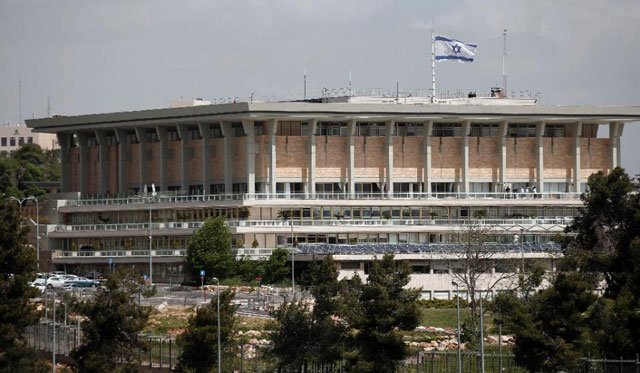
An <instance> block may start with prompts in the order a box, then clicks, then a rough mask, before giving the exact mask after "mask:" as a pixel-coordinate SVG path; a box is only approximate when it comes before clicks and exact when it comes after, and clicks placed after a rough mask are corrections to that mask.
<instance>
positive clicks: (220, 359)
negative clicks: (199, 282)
mask: <svg viewBox="0 0 640 373" xmlns="http://www.w3.org/2000/svg"><path fill="white" fill-rule="evenodd" d="M211 280H213V281H215V282H216V297H217V307H216V310H217V311H218V315H217V319H218V330H217V331H218V373H221V372H222V353H221V351H222V350H221V348H220V280H218V278H217V277H214V278H212V279H211Z"/></svg>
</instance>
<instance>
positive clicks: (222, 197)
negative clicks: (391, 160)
mask: <svg viewBox="0 0 640 373" xmlns="http://www.w3.org/2000/svg"><path fill="white" fill-rule="evenodd" d="M580 195H581V193H570V192H562V193H560V192H545V193H525V192H522V193H513V192H512V193H503V192H481V193H474V192H469V193H453V192H451V193H450V192H432V193H417V192H416V193H392V194H389V193H362V192H359V193H354V194H349V193H275V194H274V193H254V194H248V193H243V194H190V195H164V194H163V195H158V196H156V197H155V198H154V199H153V203H168V204H171V203H192V202H193V203H197V202H222V201H245V200H258V201H263V200H266V201H268V200H301V201H313V200H328V201H332V200H339V201H342V200H400V201H401V200H442V199H444V200H457V199H460V200H539V199H542V200H579V199H580ZM146 203H147V202H146V200H145V199H143V198H141V197H137V196H133V195H131V196H126V197H116V198H107V197H103V196H101V197H95V198H81V199H76V200H67V201H66V206H96V205H128V204H141V205H142V204H146Z"/></svg>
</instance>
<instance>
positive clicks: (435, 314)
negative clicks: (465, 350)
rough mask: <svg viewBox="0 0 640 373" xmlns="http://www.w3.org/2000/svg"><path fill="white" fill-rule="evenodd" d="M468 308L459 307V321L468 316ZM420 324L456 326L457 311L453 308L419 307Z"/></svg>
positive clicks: (440, 326) (445, 326) (442, 326)
mask: <svg viewBox="0 0 640 373" xmlns="http://www.w3.org/2000/svg"><path fill="white" fill-rule="evenodd" d="M470 313H471V312H470V311H469V309H468V308H461V309H460V322H463V321H464V319H465V318H466V317H467V316H469V314H470ZM420 325H423V326H435V327H439V328H456V327H457V325H458V324H457V311H456V309H455V308H421V309H420Z"/></svg>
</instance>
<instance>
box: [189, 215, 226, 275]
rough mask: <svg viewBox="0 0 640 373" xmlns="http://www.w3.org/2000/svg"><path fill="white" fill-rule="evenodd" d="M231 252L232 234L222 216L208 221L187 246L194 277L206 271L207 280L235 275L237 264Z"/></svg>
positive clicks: (190, 268) (190, 267)
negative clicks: (202, 270)
mask: <svg viewBox="0 0 640 373" xmlns="http://www.w3.org/2000/svg"><path fill="white" fill-rule="evenodd" d="M234 261H235V260H234V256H233V252H232V251H231V234H230V233H229V230H228V229H227V226H226V224H225V219H224V218H223V217H221V216H219V217H216V218H214V219H208V220H207V221H205V222H204V224H203V225H202V227H200V228H199V229H197V230H196V231H195V233H194V234H193V236H191V239H190V240H189V245H188V246H187V265H188V267H189V270H190V271H191V273H192V274H193V275H194V276H199V272H200V270H201V269H204V270H205V273H206V275H205V277H206V279H210V278H213V277H217V278H218V279H223V278H227V277H230V276H231V275H233V272H234V268H235V263H234Z"/></svg>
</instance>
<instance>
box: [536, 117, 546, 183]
mask: <svg viewBox="0 0 640 373" xmlns="http://www.w3.org/2000/svg"><path fill="white" fill-rule="evenodd" d="M544 128H545V122H540V123H538V124H536V140H537V147H536V167H537V170H536V174H537V176H538V177H537V180H536V189H538V192H539V193H542V192H544Z"/></svg>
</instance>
